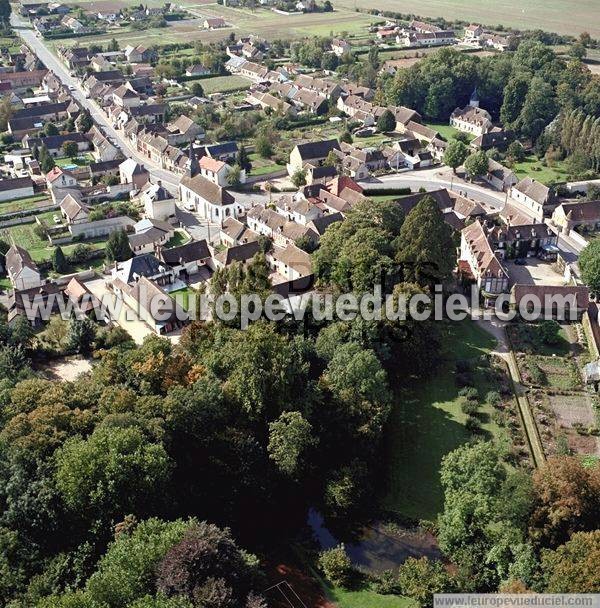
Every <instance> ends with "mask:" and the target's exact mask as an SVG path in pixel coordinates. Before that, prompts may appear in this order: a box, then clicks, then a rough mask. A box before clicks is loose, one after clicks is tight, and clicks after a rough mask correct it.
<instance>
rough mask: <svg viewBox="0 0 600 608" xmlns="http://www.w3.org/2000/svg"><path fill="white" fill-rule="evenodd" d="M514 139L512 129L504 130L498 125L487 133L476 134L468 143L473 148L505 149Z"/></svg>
mask: <svg viewBox="0 0 600 608" xmlns="http://www.w3.org/2000/svg"><path fill="white" fill-rule="evenodd" d="M513 140H514V133H513V132H512V131H504V130H503V129H501V128H500V127H492V129H491V130H490V131H488V132H487V133H482V134H481V135H479V136H477V137H476V138H475V139H474V140H473V141H472V142H471V143H470V144H469V145H470V146H471V148H473V149H474V150H491V149H492V148H497V149H498V150H506V148H508V146H509V145H510V143H511V142H512V141H513Z"/></svg>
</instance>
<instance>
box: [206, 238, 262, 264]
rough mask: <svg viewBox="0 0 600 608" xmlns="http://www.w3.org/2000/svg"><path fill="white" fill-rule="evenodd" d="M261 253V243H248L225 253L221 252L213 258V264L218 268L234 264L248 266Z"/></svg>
mask: <svg viewBox="0 0 600 608" xmlns="http://www.w3.org/2000/svg"><path fill="white" fill-rule="evenodd" d="M259 252H260V243H259V242H258V240H256V241H248V242H247V243H241V244H239V245H235V246H234V247H229V248H228V249H226V250H225V251H220V252H219V253H217V254H215V255H214V256H213V263H214V265H215V267H216V268H226V267H227V266H229V265H231V264H233V263H234V262H239V263H241V264H247V263H248V262H249V261H250V260H251V259H252V258H253V257H254V256H255V255H256V254H257V253H259Z"/></svg>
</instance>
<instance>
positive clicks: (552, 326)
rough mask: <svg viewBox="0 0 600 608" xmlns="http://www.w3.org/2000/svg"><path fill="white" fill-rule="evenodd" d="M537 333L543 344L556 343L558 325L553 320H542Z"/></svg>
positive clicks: (558, 334)
mask: <svg viewBox="0 0 600 608" xmlns="http://www.w3.org/2000/svg"><path fill="white" fill-rule="evenodd" d="M539 333H540V337H541V338H542V342H543V343H544V344H558V342H559V341H560V325H559V324H558V323H557V322H556V321H553V320H547V321H542V322H541V323H540V325H539Z"/></svg>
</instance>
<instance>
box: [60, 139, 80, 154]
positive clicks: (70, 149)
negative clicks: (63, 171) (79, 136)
mask: <svg viewBox="0 0 600 608" xmlns="http://www.w3.org/2000/svg"><path fill="white" fill-rule="evenodd" d="M62 151H63V155H64V156H66V157H68V158H75V157H76V156H77V155H78V154H79V148H78V147H77V143H76V142H74V141H66V142H65V143H64V144H63V145H62Z"/></svg>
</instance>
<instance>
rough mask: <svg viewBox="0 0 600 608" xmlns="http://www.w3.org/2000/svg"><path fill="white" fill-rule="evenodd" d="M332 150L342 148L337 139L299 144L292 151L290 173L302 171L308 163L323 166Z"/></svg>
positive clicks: (288, 168) (289, 165)
mask: <svg viewBox="0 0 600 608" xmlns="http://www.w3.org/2000/svg"><path fill="white" fill-rule="evenodd" d="M332 150H340V144H339V142H338V140H337V139H326V140H323V141H314V142H308V143H304V144H297V145H296V146H294V149H293V150H292V151H291V152H290V162H289V164H288V167H287V170H288V174H289V175H290V176H292V175H294V173H296V172H297V171H302V170H303V169H304V165H305V164H307V163H309V164H311V165H313V166H317V167H318V166H321V165H322V164H323V162H324V161H325V159H326V158H327V156H328V155H329V153H330V152H331V151H332Z"/></svg>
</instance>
